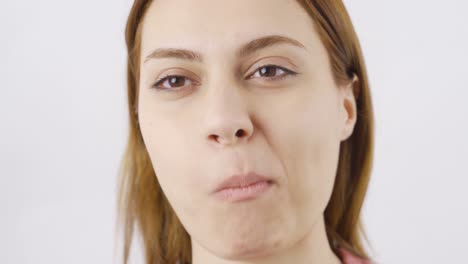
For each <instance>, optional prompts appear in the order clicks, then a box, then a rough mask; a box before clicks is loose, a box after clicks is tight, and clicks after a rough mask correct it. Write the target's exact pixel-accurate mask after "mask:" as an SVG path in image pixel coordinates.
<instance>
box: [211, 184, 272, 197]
mask: <svg viewBox="0 0 468 264" xmlns="http://www.w3.org/2000/svg"><path fill="white" fill-rule="evenodd" d="M272 185H273V183H272V182H270V181H259V182H256V183H254V184H251V185H248V186H245V187H236V188H226V189H222V190H220V191H218V192H216V193H215V195H216V196H217V197H218V198H220V199H221V200H224V201H228V202H240V201H248V200H252V199H255V198H257V197H259V196H260V195H262V194H263V193H265V192H266V191H267V190H268V189H270V188H271V187H272Z"/></svg>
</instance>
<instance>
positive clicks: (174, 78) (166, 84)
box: [152, 75, 193, 90]
mask: <svg viewBox="0 0 468 264" xmlns="http://www.w3.org/2000/svg"><path fill="white" fill-rule="evenodd" d="M187 82H188V83H189V84H188V85H192V83H193V81H192V80H190V79H188V78H187V77H185V76H182V75H166V76H164V77H162V78H160V79H158V80H157V81H156V83H155V84H153V85H152V87H153V88H155V89H158V90H179V89H181V87H184V86H185V85H187V84H186V83H187ZM161 85H162V87H161Z"/></svg>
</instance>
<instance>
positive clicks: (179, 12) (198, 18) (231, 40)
mask: <svg viewBox="0 0 468 264" xmlns="http://www.w3.org/2000/svg"><path fill="white" fill-rule="evenodd" d="M264 35H282V36H287V37H291V38H293V39H296V40H298V41H300V42H301V43H303V44H304V45H305V46H311V45H313V44H314V41H317V35H316V34H315V31H314V29H313V21H312V19H311V18H310V16H309V15H308V14H307V12H306V11H305V10H304V9H303V8H302V6H301V5H300V4H299V3H297V2H296V1H295V0H222V1H220V0H157V1H153V3H152V4H151V6H150V7H149V9H148V11H147V13H146V16H145V20H144V21H143V28H142V47H141V48H142V49H141V51H142V54H147V53H148V52H149V51H150V50H152V49H154V48H159V47H171V48H190V49H193V50H199V51H201V52H203V51H206V50H210V51H212V52H216V51H219V52H224V51H225V50H226V49H227V50H235V49H236V48H237V47H238V46H240V45H241V44H243V43H245V42H247V41H250V40H252V39H254V38H258V37H261V36H264Z"/></svg>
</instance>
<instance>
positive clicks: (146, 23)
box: [119, 0, 373, 264]
mask: <svg viewBox="0 0 468 264" xmlns="http://www.w3.org/2000/svg"><path fill="white" fill-rule="evenodd" d="M126 41H127V47H128V55H129V57H128V103H129V113H130V134H129V141H128V146H127V150H126V153H125V156H124V160H123V167H122V178H121V185H120V193H119V198H120V200H119V205H120V213H121V216H122V219H123V225H124V230H125V233H124V239H125V245H124V249H125V250H124V260H125V262H127V259H128V255H129V249H130V245H131V237H132V234H133V225H134V224H136V226H137V227H138V230H139V231H140V233H141V236H142V238H143V244H144V252H145V256H146V263H193V264H211V263H370V260H369V256H368V254H367V253H366V251H365V248H364V246H363V244H362V238H363V237H365V234H364V231H363V229H362V228H361V222H360V210H361V206H362V203H363V201H364V197H365V193H366V189H367V185H368V182H369V177H370V172H371V166H372V151H373V113H372V104H371V97H370V91H369V86H368V80H367V73H366V69H365V65H364V60H363V56H362V54H361V50H360V45H359V42H358V39H357V36H356V34H355V32H354V29H353V26H352V23H351V21H350V18H349V17H348V14H347V12H346V10H345V7H344V5H343V3H342V2H341V1H340V0H333V1H332V0H307V1H306V0H303V1H300V0H297V1H293V0H289V1H287V0H255V1H252V0H235V1H234V0H232V1H231V0H225V1H217V0H196V1H195V0H159V1H143V0H142V1H140V0H137V1H135V2H134V5H133V7H132V10H131V13H130V16H129V18H128V22H127V27H126Z"/></svg>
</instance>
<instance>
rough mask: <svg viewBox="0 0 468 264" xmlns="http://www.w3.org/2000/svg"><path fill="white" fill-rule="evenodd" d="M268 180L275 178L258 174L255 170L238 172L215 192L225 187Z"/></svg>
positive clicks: (223, 182) (242, 185) (271, 180)
mask: <svg viewBox="0 0 468 264" xmlns="http://www.w3.org/2000/svg"><path fill="white" fill-rule="evenodd" d="M262 181H266V182H268V183H273V182H274V181H273V178H271V177H268V176H264V175H260V174H257V173H255V172H249V173H247V174H236V175H232V176H230V177H229V178H227V179H225V180H223V181H222V182H221V183H220V184H218V186H217V187H216V189H215V190H214V191H213V192H214V193H216V192H219V191H221V190H224V189H229V188H239V187H245V186H249V185H252V184H254V183H257V182H262Z"/></svg>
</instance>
